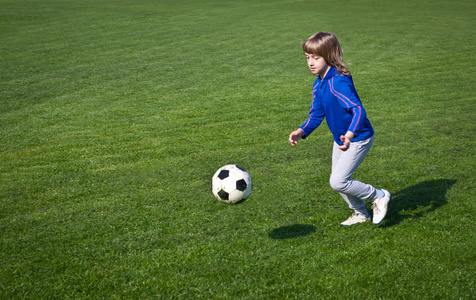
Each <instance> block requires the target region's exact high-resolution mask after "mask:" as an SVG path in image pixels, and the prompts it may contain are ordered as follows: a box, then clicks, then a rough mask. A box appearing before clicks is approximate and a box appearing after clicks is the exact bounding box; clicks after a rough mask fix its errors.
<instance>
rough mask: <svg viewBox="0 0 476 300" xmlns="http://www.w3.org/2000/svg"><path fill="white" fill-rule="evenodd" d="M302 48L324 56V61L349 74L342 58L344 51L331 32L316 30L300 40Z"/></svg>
mask: <svg viewBox="0 0 476 300" xmlns="http://www.w3.org/2000/svg"><path fill="white" fill-rule="evenodd" d="M302 49H303V50H304V52H306V53H309V54H314V55H318V56H320V57H322V58H324V60H325V61H326V63H327V64H328V65H330V66H333V67H334V68H336V69H337V70H338V71H339V73H342V74H345V75H350V71H349V69H348V68H347V66H346V63H345V62H344V60H343V59H342V57H343V53H344V52H343V51H342V47H341V46H340V44H339V41H338V40H337V37H336V36H335V35H334V34H333V33H329V32H324V31H321V32H316V33H315V34H313V35H311V36H310V37H309V38H308V39H307V40H305V41H303V42H302Z"/></svg>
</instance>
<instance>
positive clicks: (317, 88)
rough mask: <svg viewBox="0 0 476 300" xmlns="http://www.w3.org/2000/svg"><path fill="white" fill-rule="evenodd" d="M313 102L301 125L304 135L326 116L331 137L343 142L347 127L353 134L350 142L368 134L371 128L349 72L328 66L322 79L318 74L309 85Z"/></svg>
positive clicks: (370, 135) (369, 135)
mask: <svg viewBox="0 0 476 300" xmlns="http://www.w3.org/2000/svg"><path fill="white" fill-rule="evenodd" d="M312 97H313V101H312V105H311V109H310V111H309V117H308V118H307V120H306V122H304V124H303V125H302V126H301V127H300V128H301V129H302V130H303V131H304V137H303V138H306V137H307V136H308V135H309V134H311V133H312V132H313V131H314V129H316V128H317V127H318V126H319V125H320V124H321V122H322V120H324V117H325V118H326V122H327V125H328V126H329V129H330V130H331V132H332V135H333V136H334V141H335V142H336V143H337V144H339V145H342V144H343V143H342V141H341V140H340V136H341V135H344V134H345V133H346V132H347V131H351V132H353V133H354V134H355V138H354V139H352V142H357V141H362V140H366V139H368V138H371V137H372V136H373V134H374V130H373V128H372V125H371V124H370V121H369V120H368V119H367V113H366V112H365V109H364V107H363V106H362V102H361V101H360V98H359V95H358V94H357V91H356V90H355V87H354V82H353V81H352V76H350V75H349V76H347V75H343V74H339V71H337V69H335V68H334V67H331V68H330V69H329V71H328V72H327V74H326V76H325V77H324V79H323V80H321V79H320V77H318V78H317V79H316V81H315V82H314V85H313V88H312Z"/></svg>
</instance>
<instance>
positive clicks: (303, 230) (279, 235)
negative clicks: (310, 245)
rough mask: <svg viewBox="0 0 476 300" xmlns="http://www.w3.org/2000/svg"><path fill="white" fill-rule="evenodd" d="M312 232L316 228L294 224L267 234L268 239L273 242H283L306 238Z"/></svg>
mask: <svg viewBox="0 0 476 300" xmlns="http://www.w3.org/2000/svg"><path fill="white" fill-rule="evenodd" d="M314 232H316V226H313V225H305V224H294V225H289V226H283V227H279V228H276V229H274V230H273V231H271V232H270V233H269V237H270V238H272V239H275V240H284V239H293V238H298V237H303V236H307V235H310V234H312V233H314Z"/></svg>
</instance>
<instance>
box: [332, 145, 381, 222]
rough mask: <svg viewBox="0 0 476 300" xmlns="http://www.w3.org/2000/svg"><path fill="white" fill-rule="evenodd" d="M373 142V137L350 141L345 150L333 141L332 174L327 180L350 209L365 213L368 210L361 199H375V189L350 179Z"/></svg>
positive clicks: (366, 213)
mask: <svg viewBox="0 0 476 300" xmlns="http://www.w3.org/2000/svg"><path fill="white" fill-rule="evenodd" d="M373 142H374V137H371V138H369V139H367V140H363V141H359V142H352V143H350V146H349V148H348V149H347V151H342V150H340V149H339V148H338V146H339V145H338V144H337V143H336V142H334V148H333V151H332V174H331V178H330V180H329V182H330V184H331V187H332V188H333V189H334V190H335V191H337V192H339V193H340V195H341V196H342V198H344V200H345V201H346V202H347V204H349V208H350V209H353V210H354V211H355V212H356V213H357V212H359V213H362V214H365V215H368V212H367V209H366V208H365V202H364V201H363V199H372V200H373V199H375V198H376V197H377V190H376V189H375V188H374V187H373V186H371V185H369V184H365V183H363V182H360V181H357V180H354V179H352V178H351V176H352V174H353V173H354V172H355V170H357V168H358V167H359V166H360V164H361V163H362V161H363V160H364V158H365V156H366V155H367V153H368V152H369V150H370V148H371V147H372V144H373Z"/></svg>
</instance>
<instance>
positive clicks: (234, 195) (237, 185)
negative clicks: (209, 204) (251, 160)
mask: <svg viewBox="0 0 476 300" xmlns="http://www.w3.org/2000/svg"><path fill="white" fill-rule="evenodd" d="M212 192H213V195H215V197H216V198H217V199H218V200H219V201H221V202H224V203H228V204H235V203H239V202H241V201H244V200H245V199H246V198H248V196H249V195H250V193H251V176H250V174H249V173H248V172H246V170H245V169H243V168H242V167H240V166H237V165H226V166H223V167H221V168H220V169H218V171H216V173H215V175H213V178H212Z"/></svg>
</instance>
